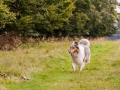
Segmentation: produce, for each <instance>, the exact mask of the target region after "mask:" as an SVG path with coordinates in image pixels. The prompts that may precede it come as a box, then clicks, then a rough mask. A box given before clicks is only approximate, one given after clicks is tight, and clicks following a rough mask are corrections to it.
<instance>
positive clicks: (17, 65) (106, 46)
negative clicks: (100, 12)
mask: <svg viewBox="0 0 120 90" xmlns="http://www.w3.org/2000/svg"><path fill="white" fill-rule="evenodd" d="M70 44H71V42H49V43H38V44H29V45H23V46H22V47H20V49H18V50H16V51H6V52H2V51H1V52H0V62H2V64H1V66H0V68H1V71H2V72H5V73H7V74H8V75H10V74H12V75H13V76H12V77H10V78H8V77H7V78H5V79H4V78H3V77H0V86H1V87H0V90H2V89H3V90H120V41H114V42H112V41H91V53H92V54H91V63H89V64H86V66H85V68H84V70H83V71H81V72H80V71H79V70H77V71H76V72H73V71H72V68H71V57H70V55H69V53H68V49H69V46H70ZM12 55H13V56H12ZM7 60H11V62H10V61H9V62H7ZM3 61H4V62H3ZM12 62H13V63H12ZM6 64H7V68H8V70H6V69H7V68H5V66H6ZM9 64H12V65H9ZM23 74H24V75H25V76H26V77H28V78H29V80H26V81H24V80H22V79H21V78H20V76H21V75H23Z"/></svg>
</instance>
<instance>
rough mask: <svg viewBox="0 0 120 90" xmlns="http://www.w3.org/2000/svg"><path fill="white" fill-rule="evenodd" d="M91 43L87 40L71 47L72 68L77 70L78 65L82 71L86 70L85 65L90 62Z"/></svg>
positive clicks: (74, 43)
mask: <svg viewBox="0 0 120 90" xmlns="http://www.w3.org/2000/svg"><path fill="white" fill-rule="evenodd" d="M89 47H90V42H89V40H87V39H81V40H80V41H79V43H78V42H73V43H72V44H71V46H70V52H69V53H70V54H71V56H72V68H73V71H75V70H76V65H79V68H80V71H81V70H82V69H83V68H84V66H85V63H88V62H90V48H89Z"/></svg>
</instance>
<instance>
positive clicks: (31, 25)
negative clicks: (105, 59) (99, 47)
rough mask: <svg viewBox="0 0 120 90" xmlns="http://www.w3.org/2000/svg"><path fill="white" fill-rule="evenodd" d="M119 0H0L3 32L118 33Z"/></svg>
mask: <svg viewBox="0 0 120 90" xmlns="http://www.w3.org/2000/svg"><path fill="white" fill-rule="evenodd" d="M116 4H117V2H116V0H0V34H4V33H9V32H14V33H16V34H17V35H20V36H24V37H27V36H32V37H40V38H42V37H46V38H48V37H52V36H54V37H66V36H69V37H74V36H77V37H79V36H84V37H103V36H109V35H112V34H113V33H116V31H117V30H116V28H115V27H114V23H115V20H117V12H116V11H115V10H114V9H115V8H116Z"/></svg>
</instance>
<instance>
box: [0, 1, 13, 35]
mask: <svg viewBox="0 0 120 90" xmlns="http://www.w3.org/2000/svg"><path fill="white" fill-rule="evenodd" d="M13 20H15V14H14V13H13V12H10V9H9V8H8V7H7V5H5V4H4V2H3V1H0V33H3V32H4V30H3V29H4V28H5V26H6V25H8V24H11V22H12V21H13Z"/></svg>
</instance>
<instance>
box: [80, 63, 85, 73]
mask: <svg viewBox="0 0 120 90" xmlns="http://www.w3.org/2000/svg"><path fill="white" fill-rule="evenodd" d="M79 66H80V71H82V70H83V68H84V66H85V63H82V64H81V65H79Z"/></svg>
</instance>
